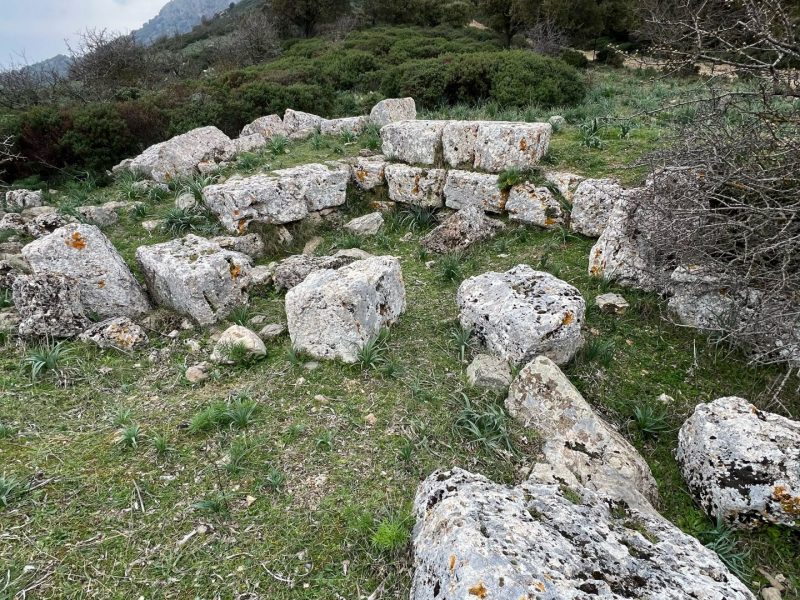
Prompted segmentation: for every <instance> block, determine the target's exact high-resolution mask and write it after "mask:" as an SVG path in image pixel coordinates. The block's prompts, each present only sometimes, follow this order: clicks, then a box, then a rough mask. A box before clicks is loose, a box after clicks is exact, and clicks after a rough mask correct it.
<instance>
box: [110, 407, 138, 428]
mask: <svg viewBox="0 0 800 600" xmlns="http://www.w3.org/2000/svg"><path fill="white" fill-rule="evenodd" d="M132 415H133V412H132V411H131V409H130V408H121V407H120V408H118V409H117V410H116V411H115V412H114V414H113V415H112V416H111V423H112V424H113V425H114V427H117V428H120V429H121V428H122V427H125V426H126V425H130V424H131V422H132V420H133V419H132Z"/></svg>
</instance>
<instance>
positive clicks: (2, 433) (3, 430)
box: [0, 423, 14, 440]
mask: <svg viewBox="0 0 800 600" xmlns="http://www.w3.org/2000/svg"><path fill="white" fill-rule="evenodd" d="M12 435H14V428H13V427H11V425H6V424H5V423H0V440H1V439H3V438H10V437H11V436H12Z"/></svg>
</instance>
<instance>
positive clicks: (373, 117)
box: [369, 98, 417, 127]
mask: <svg viewBox="0 0 800 600" xmlns="http://www.w3.org/2000/svg"><path fill="white" fill-rule="evenodd" d="M416 118H417V105H416V103H415V102H414V99H413V98H387V99H386V100H381V101H380V102H378V103H377V104H376V105H375V106H373V107H372V110H371V111H370V113H369V119H370V121H371V122H373V123H375V124H376V125H378V126H379V127H383V126H384V125H388V124H389V123H394V122H395V121H413V120H414V119H416Z"/></svg>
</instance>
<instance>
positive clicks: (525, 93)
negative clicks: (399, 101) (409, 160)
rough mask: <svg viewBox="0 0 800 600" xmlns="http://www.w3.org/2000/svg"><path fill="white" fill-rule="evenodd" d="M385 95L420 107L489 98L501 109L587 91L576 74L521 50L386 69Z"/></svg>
mask: <svg viewBox="0 0 800 600" xmlns="http://www.w3.org/2000/svg"><path fill="white" fill-rule="evenodd" d="M382 87H383V92H384V94H386V95H387V96H413V97H414V98H415V99H416V100H417V102H418V103H419V104H421V105H422V106H423V107H427V108H432V107H436V106H438V105H441V104H449V105H454V104H459V103H468V104H470V103H476V102H481V101H486V100H493V101H494V102H496V103H497V104H498V105H499V106H501V107H522V106H526V105H529V104H538V105H540V106H568V105H572V104H576V103H577V102H579V101H580V100H581V99H582V98H583V96H584V94H585V93H586V88H585V84H584V83H583V81H582V79H581V77H580V75H579V74H578V72H577V71H576V70H575V69H574V68H573V67H570V66H569V65H567V64H566V63H564V62H563V61H560V60H558V59H553V58H548V57H544V56H539V55H537V54H534V53H532V52H528V51H525V50H513V51H508V52H479V53H475V54H469V55H447V56H441V57H438V58H432V59H422V60H413V61H409V62H406V63H404V64H401V65H398V66H397V67H395V68H393V69H390V70H389V71H388V72H387V74H386V76H385V78H384V81H383V86H382Z"/></svg>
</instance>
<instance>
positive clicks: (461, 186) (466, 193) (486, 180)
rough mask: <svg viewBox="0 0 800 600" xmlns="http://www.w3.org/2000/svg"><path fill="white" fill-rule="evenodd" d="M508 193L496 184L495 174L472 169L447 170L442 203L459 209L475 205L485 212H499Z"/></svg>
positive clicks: (503, 206)
mask: <svg viewBox="0 0 800 600" xmlns="http://www.w3.org/2000/svg"><path fill="white" fill-rule="evenodd" d="M507 198H508V194H507V193H505V192H502V191H500V188H499V187H498V186H497V175H490V174H487V173H475V172H473V171H448V173H447V181H446V182H445V184H444V203H445V206H447V207H448V208H452V209H455V210H459V209H462V208H466V207H467V206H477V207H479V208H481V209H483V210H484V211H486V212H492V213H501V212H503V210H504V209H505V205H506V200H507Z"/></svg>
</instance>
